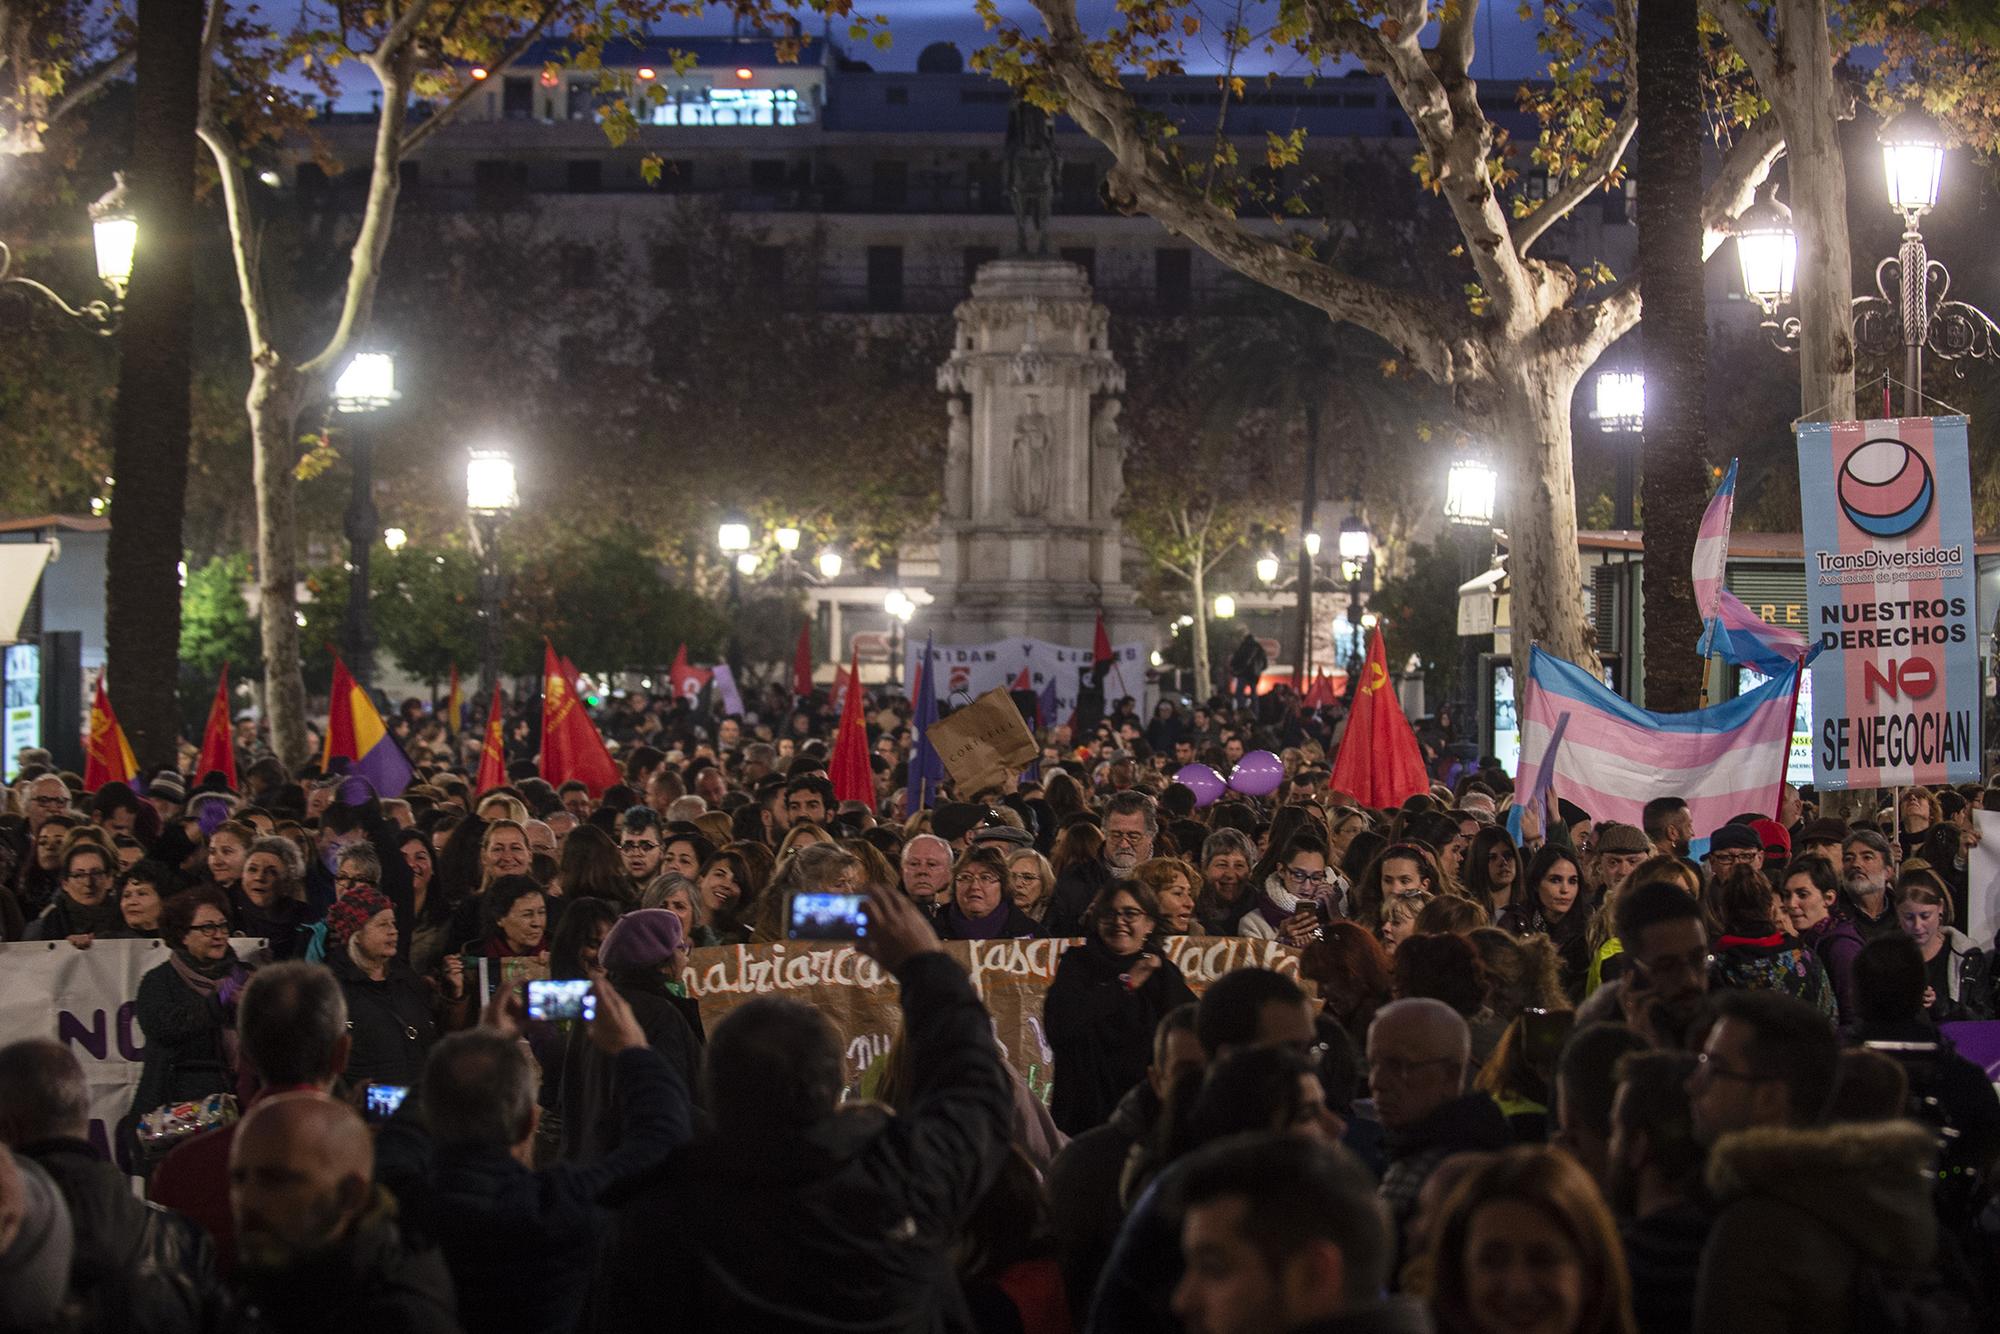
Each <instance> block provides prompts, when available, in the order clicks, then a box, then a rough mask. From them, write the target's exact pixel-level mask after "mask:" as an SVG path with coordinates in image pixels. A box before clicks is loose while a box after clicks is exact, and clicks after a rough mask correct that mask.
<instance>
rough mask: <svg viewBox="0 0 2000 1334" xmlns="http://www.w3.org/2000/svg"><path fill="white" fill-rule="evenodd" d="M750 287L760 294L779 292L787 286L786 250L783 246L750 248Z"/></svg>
mask: <svg viewBox="0 0 2000 1334" xmlns="http://www.w3.org/2000/svg"><path fill="white" fill-rule="evenodd" d="M750 286H751V287H753V288H755V289H756V290H757V291H759V292H778V291H782V290H783V289H784V286H785V248H784V247H783V246H781V245H756V246H751V247H750Z"/></svg>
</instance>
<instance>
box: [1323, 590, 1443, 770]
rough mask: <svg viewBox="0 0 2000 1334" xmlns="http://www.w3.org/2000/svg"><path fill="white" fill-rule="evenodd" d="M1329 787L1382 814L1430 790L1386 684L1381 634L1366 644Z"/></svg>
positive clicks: (1413, 741)
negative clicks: (1359, 684) (1359, 682)
mask: <svg viewBox="0 0 2000 1334" xmlns="http://www.w3.org/2000/svg"><path fill="white" fill-rule="evenodd" d="M1328 785H1329V786H1330V787H1332V789H1333V790H1334V791H1335V792H1348V793H1352V794H1353V796H1354V798H1355V800H1357V801H1359V802H1360V803H1361V804H1362V805H1363V806H1371V807H1374V808H1376V809H1382V808H1385V807H1389V806H1397V805H1401V804H1402V802H1403V799H1404V798H1406V797H1412V796H1415V795H1416V794H1417V793H1419V792H1427V791H1429V790H1430V785H1431V784H1430V778H1429V777H1428V776H1427V775H1426V774H1425V773H1424V757H1423V752H1422V751H1420V750H1419V749H1418V748H1417V734H1416V733H1415V732H1412V731H1411V730H1410V720H1409V719H1408V718H1405V717H1404V716H1403V703H1402V701H1401V700H1400V699H1398V698H1397V697H1396V689H1395V685H1394V683H1393V682H1391V681H1390V680H1389V659H1388V653H1387V650H1385V649H1384V648H1383V646H1382V632H1381V630H1379V629H1378V630H1376V632H1375V636H1374V638H1372V639H1370V640H1369V641H1368V661H1367V662H1366V663H1365V664H1364V665H1363V666H1362V668H1361V687H1360V689H1358V690H1356V691H1355V692H1354V709H1353V711H1352V712H1351V713H1349V714H1348V715H1347V735H1346V736H1344V737H1342V738H1341V742H1340V755H1339V757H1338V758H1337V759H1335V760H1334V762H1333V777H1332V779H1331V780H1329V783H1328Z"/></svg>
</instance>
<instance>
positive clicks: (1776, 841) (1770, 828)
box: [1750, 820, 1792, 861]
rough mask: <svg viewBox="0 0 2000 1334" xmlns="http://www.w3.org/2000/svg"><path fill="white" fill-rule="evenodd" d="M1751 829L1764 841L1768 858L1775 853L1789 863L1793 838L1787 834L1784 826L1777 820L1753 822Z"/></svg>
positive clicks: (1765, 853)
mask: <svg viewBox="0 0 2000 1334" xmlns="http://www.w3.org/2000/svg"><path fill="white" fill-rule="evenodd" d="M1750 828H1751V829H1752V830H1754V831H1755V832H1756V834H1757V837H1758V838H1759V839H1761V840H1762V841H1763V844H1764V855H1765V856H1767V857H1768V856H1770V855H1771V854H1772V853H1774V852H1775V853H1777V854H1778V855H1779V856H1781V857H1783V858H1785V859H1786V860H1787V861H1789V860H1790V859H1791V856H1792V836H1791V835H1790V834H1789V833H1787V832H1785V827H1784V826H1783V825H1781V824H1779V823H1778V822H1777V821H1776V820H1752V821H1751V822H1750Z"/></svg>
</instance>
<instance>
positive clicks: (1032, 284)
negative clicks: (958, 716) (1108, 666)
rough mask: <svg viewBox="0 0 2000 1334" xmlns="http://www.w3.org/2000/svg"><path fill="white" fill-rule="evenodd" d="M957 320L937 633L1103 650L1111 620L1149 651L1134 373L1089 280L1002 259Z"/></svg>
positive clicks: (953, 638) (1121, 636)
mask: <svg viewBox="0 0 2000 1334" xmlns="http://www.w3.org/2000/svg"><path fill="white" fill-rule="evenodd" d="M1026 241H1027V238H1024V242H1026ZM1029 244H1032V243H1031V242H1029ZM1023 248H1024V249H1026V248H1027V244H1024V247H1023ZM956 320H957V336H956V338H955V340H954V342H953V346H952V352H951V357H950V359H949V360H947V361H946V362H945V363H944V365H943V366H942V367H940V368H939V370H938V388H939V389H940V390H942V391H943V392H945V393H947V394H949V395H951V397H950V399H949V400H947V403H946V411H947V413H948V414H949V425H948V427H947V431H946V438H945V440H946V447H945V482H944V500H945V507H944V513H943V515H942V516H941V522H940V524H939V534H938V539H939V540H938V561H939V572H940V578H939V580H938V582H937V584H936V585H935V586H934V587H933V590H932V591H933V593H934V595H935V598H936V601H935V602H934V603H932V605H931V606H929V607H927V608H926V609H925V621H926V624H927V626H928V627H929V628H931V629H933V630H934V631H935V633H936V635H937V638H938V642H939V643H955V644H967V643H985V642H989V641H991V640H996V639H1007V638H1016V637H1021V636H1027V637H1031V638H1035V639H1044V640H1048V641H1051V642H1053V643H1058V644H1068V645H1073V646H1076V647H1088V646H1089V644H1090V642H1091V635H1092V632H1093V630H1094V628H1095V624H1096V619H1097V615H1098V613H1099V612H1100V611H1102V612H1103V614H1104V621H1105V628H1106V630H1107V632H1108V633H1109V634H1110V637H1111V642H1112V643H1114V644H1120V643H1132V642H1134V641H1138V642H1142V643H1145V644H1147V645H1148V646H1150V645H1151V644H1152V642H1153V639H1154V632H1153V622H1152V617H1151V616H1150V615H1149V614H1148V613H1147V612H1146V611H1145V610H1144V609H1142V608H1141V607H1140V606H1139V605H1138V602H1137V598H1136V596H1135V594H1134V593H1133V591H1132V589H1131V588H1130V586H1128V585H1127V584H1126V582H1125V579H1124V572H1123V568H1122V567H1123V564H1124V537H1123V534H1122V532H1121V530H1120V527H1119V522H1118V503H1119V501H1120V499H1121V498H1122V497H1123V494H1124V489H1125V483H1124V463H1125V457H1124V454H1125V440H1124V435H1123V432H1122V429H1121V428H1120V425H1119V420H1118V419H1119V413H1120V408H1121V404H1120V402H1119V398H1118V396H1119V395H1120V394H1121V393H1122V392H1123V391H1124V388H1125V372H1124V371H1123V370H1121V369H1120V368H1119V366H1118V363H1117V362H1116V361H1114V360H1113V359H1112V356H1111V350H1110V344H1109V339H1108V326H1109V322H1110V315H1109V312H1107V311H1106V310H1105V309H1104V307H1103V306H1100V305H1098V304H1096V302H1095V301H1093V300H1092V294H1091V289H1090V280H1089V278H1088V277H1087V276H1086V275H1085V273H1084V271H1083V270H1082V269H1081V268H1079V267H1078V266H1077V265H1075V264H1071V263H1068V262H1066V261H1063V260H1057V259H1045V258H1041V257H1039V256H1037V255H1034V254H1024V255H1019V256H1013V257H1009V258H1003V259H997V260H993V261H991V262H989V263H987V264H984V265H982V266H981V267H980V269H979V273H978V275H977V277H976V278H975V279H974V281H973V284H972V295H971V297H970V298H969V299H968V300H966V301H964V302H962V303H961V304H960V305H959V307H958V310H957V312H956ZM1138 685H1139V683H1138V682H1136V681H1134V682H1131V683H1130V689H1131V693H1134V694H1137V693H1138Z"/></svg>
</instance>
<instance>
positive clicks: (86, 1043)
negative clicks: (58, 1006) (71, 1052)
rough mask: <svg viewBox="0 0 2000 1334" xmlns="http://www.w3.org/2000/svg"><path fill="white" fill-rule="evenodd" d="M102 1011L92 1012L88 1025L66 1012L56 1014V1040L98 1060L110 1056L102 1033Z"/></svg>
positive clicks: (105, 1037)
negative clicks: (81, 1050) (80, 1049)
mask: <svg viewBox="0 0 2000 1334" xmlns="http://www.w3.org/2000/svg"><path fill="white" fill-rule="evenodd" d="M104 1029H105V1024H104V1011H102V1010H93V1011H91V1015H90V1024H89V1026H88V1027H86V1026H85V1024H84V1021H83V1020H81V1019H79V1018H78V1017H77V1016H75V1015H73V1014H71V1013H70V1012H69V1011H68V1010H58V1011H57V1012H56V1040H57V1041H58V1042H63V1043H66V1044H68V1045H69V1046H72V1047H82V1048H83V1049H84V1050H85V1051H87V1052H89V1053H90V1054H91V1055H92V1056H94V1057H96V1058H97V1059H98V1060H100V1061H101V1060H103V1059H104V1058H105V1057H106V1056H107V1055H109V1054H110V1050H111V1049H110V1043H109V1040H108V1037H107V1035H106V1033H105V1031H104Z"/></svg>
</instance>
